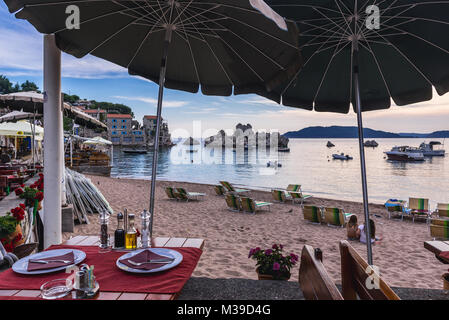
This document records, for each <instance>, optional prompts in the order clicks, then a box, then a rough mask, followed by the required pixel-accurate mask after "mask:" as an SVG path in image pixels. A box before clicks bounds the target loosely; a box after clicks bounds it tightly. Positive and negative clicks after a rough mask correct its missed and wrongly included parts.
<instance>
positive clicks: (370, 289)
mask: <svg viewBox="0 0 449 320" xmlns="http://www.w3.org/2000/svg"><path fill="white" fill-rule="evenodd" d="M340 255H341V282H342V294H343V298H344V299H345V300H358V299H360V300H400V298H399V297H398V296H397V295H396V293H394V291H393V290H391V288H390V287H389V286H388V285H387V284H386V283H385V281H383V280H382V278H380V275H379V274H378V273H377V272H376V271H375V270H374V269H373V268H372V267H371V266H369V265H368V263H367V262H366V261H365V260H364V259H363V258H362V257H361V256H360V255H359V254H358V253H357V251H355V249H354V248H353V247H352V246H351V245H350V244H349V242H348V241H346V240H344V241H340ZM368 278H370V279H368ZM371 279H373V280H374V281H373V282H371Z"/></svg>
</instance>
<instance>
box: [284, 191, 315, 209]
mask: <svg viewBox="0 0 449 320" xmlns="http://www.w3.org/2000/svg"><path fill="white" fill-rule="evenodd" d="M288 193H289V194H290V197H291V198H292V201H293V203H295V202H298V203H299V204H301V206H303V205H304V201H306V200H307V199H309V198H312V197H313V196H311V195H308V194H303V193H302V192H300V191H289V192H288Z"/></svg>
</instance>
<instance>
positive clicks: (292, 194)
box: [289, 191, 302, 199]
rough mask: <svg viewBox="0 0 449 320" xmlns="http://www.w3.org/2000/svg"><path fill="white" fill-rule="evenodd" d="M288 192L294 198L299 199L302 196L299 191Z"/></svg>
mask: <svg viewBox="0 0 449 320" xmlns="http://www.w3.org/2000/svg"><path fill="white" fill-rule="evenodd" d="M289 194H290V195H291V197H292V198H294V199H301V198H302V192H300V191H293V192H289Z"/></svg>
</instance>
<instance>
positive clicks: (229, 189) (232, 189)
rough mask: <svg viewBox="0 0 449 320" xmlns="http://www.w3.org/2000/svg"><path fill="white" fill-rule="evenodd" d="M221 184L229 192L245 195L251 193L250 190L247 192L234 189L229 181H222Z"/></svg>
mask: <svg viewBox="0 0 449 320" xmlns="http://www.w3.org/2000/svg"><path fill="white" fill-rule="evenodd" d="M220 183H221V185H222V186H223V187H225V188H226V190H227V191H228V192H233V193H244V192H249V191H250V190H247V189H237V188H234V187H233V186H232V184H230V183H229V182H227V181H220Z"/></svg>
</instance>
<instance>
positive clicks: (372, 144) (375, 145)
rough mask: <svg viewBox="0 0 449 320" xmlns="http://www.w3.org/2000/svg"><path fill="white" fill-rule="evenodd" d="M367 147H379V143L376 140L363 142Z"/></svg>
mask: <svg viewBox="0 0 449 320" xmlns="http://www.w3.org/2000/svg"><path fill="white" fill-rule="evenodd" d="M363 145H364V146H365V147H373V148H375V147H377V146H379V144H378V143H377V142H376V140H367V141H365V143H364V144H363Z"/></svg>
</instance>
